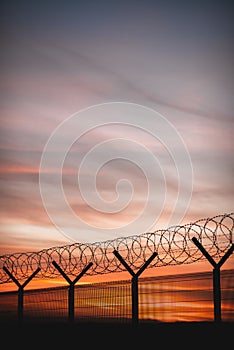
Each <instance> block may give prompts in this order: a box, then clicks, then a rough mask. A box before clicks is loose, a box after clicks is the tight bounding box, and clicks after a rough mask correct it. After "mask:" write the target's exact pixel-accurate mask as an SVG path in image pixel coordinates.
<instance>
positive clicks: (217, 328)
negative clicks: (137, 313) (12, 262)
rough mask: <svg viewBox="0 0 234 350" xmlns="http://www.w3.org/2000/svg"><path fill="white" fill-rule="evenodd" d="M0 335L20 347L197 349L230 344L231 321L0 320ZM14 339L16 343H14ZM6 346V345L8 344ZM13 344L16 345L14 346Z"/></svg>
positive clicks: (233, 337)
mask: <svg viewBox="0 0 234 350" xmlns="http://www.w3.org/2000/svg"><path fill="white" fill-rule="evenodd" d="M0 330H1V334H2V336H1V339H2V341H3V340H4V338H6V340H8V341H7V344H8V345H10V344H11V343H12V342H13V343H14V344H15V345H16V346H18V347H20V348H21V347H22V349H23V348H29V349H33V348H35V347H40V348H41V349H47V348H48V349H52V350H53V349H58V348H63V349H64V347H66V348H67V347H69V348H70V349H72V348H77V349H78V348H80V347H81V348H82V349H83V348H84V349H93V348H94V349H99V348H101V349H103V348H108V349H109V348H117V347H118V348H121V350H122V349H128V348H129V347H130V348H131V349H132V348H135V349H137V348H139V349H143V350H145V347H146V346H147V348H148V347H151V348H153V349H156V348H159V347H163V348H164V349H165V348H167V346H168V347H170V348H171V347H180V348H186V349H188V348H191V347H195V346H197V347H198V346H199V349H207V348H209V349H210V348H214V349H216V348H217V349H220V348H221V349H224V348H226V347H228V348H230V347H231V348H233V345H234V323H233V322H230V323H229V322H222V323H220V324H217V323H214V322H175V323H161V322H147V321H146V322H142V323H138V324H137V325H133V324H131V323H126V324H125V323H114V322H113V323H108V322H103V323H101V322H95V323H88V322H87V323H74V324H69V323H35V322H29V321H27V322H25V323H24V324H18V323H9V322H5V323H4V322H1V323H0ZM16 342H17V343H16ZM8 348H9V347H8ZM14 348H15V346H14Z"/></svg>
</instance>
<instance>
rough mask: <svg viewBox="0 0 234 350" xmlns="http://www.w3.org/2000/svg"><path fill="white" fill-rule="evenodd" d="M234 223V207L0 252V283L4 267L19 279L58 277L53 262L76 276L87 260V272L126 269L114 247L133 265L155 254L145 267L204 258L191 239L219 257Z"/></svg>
mask: <svg viewBox="0 0 234 350" xmlns="http://www.w3.org/2000/svg"><path fill="white" fill-rule="evenodd" d="M233 228H234V213H229V214H220V215H216V216H213V217H209V218H203V219H200V220H197V221H195V222H192V223H189V224H185V225H178V226H172V227H169V228H167V229H162V230H156V231H154V232H149V233H143V234H140V235H133V236H128V237H120V238H116V239H113V240H107V241H103V242H95V243H73V244H69V245H65V246H58V247H51V248H49V249H43V250H40V251H37V252H25V253H13V254H6V255H2V256H0V284H3V283H8V282H12V278H11V277H10V275H9V274H7V273H6V271H5V270H4V268H5V269H7V270H8V271H9V273H10V274H12V275H13V276H15V277H16V278H17V280H18V281H21V280H24V279H29V278H30V276H31V275H32V274H33V273H34V275H35V271H37V274H36V276H35V277H36V278H56V277H58V276H59V275H60V272H61V271H59V270H58V269H57V268H56V266H60V268H61V269H62V270H63V272H64V274H66V275H67V276H77V275H78V274H80V273H81V272H82V271H84V269H85V268H86V267H87V266H89V269H87V270H86V275H90V276H91V275H97V274H106V273H111V272H120V271H125V267H124V266H123V264H122V263H121V261H120V260H119V259H118V256H117V255H116V254H114V252H118V253H119V255H121V257H122V259H123V260H124V261H125V262H126V264H127V265H128V266H129V268H131V270H132V271H137V270H139V268H141V267H142V265H144V264H146V262H147V261H149V258H150V257H151V256H152V254H154V259H152V261H151V262H150V263H149V264H148V266H147V268H153V267H160V266H168V265H178V264H180V265H181V264H190V263H194V262H196V261H200V260H202V259H203V260H204V259H206V258H207V257H206V256H205V255H204V252H202V251H201V249H199V246H198V244H194V243H195V241H196V242H198V243H199V244H200V246H202V247H203V248H204V249H205V251H206V253H207V254H208V255H209V256H210V258H212V260H213V261H214V262H215V261H220V259H222V257H224V256H225V254H226V253H227V251H228V250H230V248H231V247H233V241H234V240H233V238H234V234H233ZM53 262H55V263H53ZM3 267H4V268H3Z"/></svg>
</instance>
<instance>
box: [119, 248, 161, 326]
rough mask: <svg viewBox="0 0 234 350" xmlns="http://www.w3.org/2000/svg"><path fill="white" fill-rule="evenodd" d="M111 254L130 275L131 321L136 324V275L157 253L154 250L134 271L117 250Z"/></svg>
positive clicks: (138, 274) (137, 303) (137, 319)
mask: <svg viewBox="0 0 234 350" xmlns="http://www.w3.org/2000/svg"><path fill="white" fill-rule="evenodd" d="M113 254H114V255H115V256H116V257H117V258H118V259H119V261H120V262H121V263H122V264H123V266H124V267H125V268H126V270H127V271H128V272H129V273H130V275H131V276H132V285H131V286H132V323H133V325H137V324H138V321H139V315H138V314H139V313H138V309H139V302H138V277H139V276H140V274H141V273H142V272H143V271H144V270H145V269H146V267H147V266H148V265H149V264H150V263H151V261H152V260H153V259H154V258H155V257H156V256H157V253H156V252H154V253H153V254H152V255H151V256H150V258H149V259H148V260H147V261H146V262H145V263H144V264H143V265H142V267H141V268H140V269H139V270H138V271H137V273H135V272H134V271H133V270H132V269H131V267H130V266H129V265H128V264H127V263H126V261H125V260H124V259H123V258H122V256H121V255H120V254H119V252H118V251H117V250H114V251H113Z"/></svg>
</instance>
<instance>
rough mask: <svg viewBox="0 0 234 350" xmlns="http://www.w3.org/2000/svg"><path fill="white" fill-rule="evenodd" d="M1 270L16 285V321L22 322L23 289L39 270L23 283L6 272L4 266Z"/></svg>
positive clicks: (6, 269)
mask: <svg viewBox="0 0 234 350" xmlns="http://www.w3.org/2000/svg"><path fill="white" fill-rule="evenodd" d="M3 270H4V271H5V272H6V273H7V274H8V276H9V277H10V278H11V279H12V281H13V282H14V283H15V284H16V285H17V287H18V288H19V289H18V321H19V322H20V323H21V322H22V321H23V311H24V287H25V286H26V285H27V284H28V283H29V282H30V281H31V280H32V279H33V277H34V276H36V274H37V273H38V272H39V271H40V270H41V269H40V267H38V268H37V269H36V270H35V271H34V272H33V273H32V275H31V276H29V278H28V279H27V280H26V281H25V282H24V283H23V284H20V282H19V281H18V280H17V279H16V278H15V276H14V275H12V273H11V272H10V271H9V270H8V268H7V267H6V266H3Z"/></svg>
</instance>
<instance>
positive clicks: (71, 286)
mask: <svg viewBox="0 0 234 350" xmlns="http://www.w3.org/2000/svg"><path fill="white" fill-rule="evenodd" d="M52 264H53V265H54V267H55V268H56V269H57V270H58V271H59V272H60V273H61V275H62V276H63V277H64V278H65V280H66V281H67V282H68V284H69V289H68V319H69V321H70V322H73V321H74V288H75V284H76V282H77V281H78V280H79V279H80V278H81V277H82V276H83V275H84V274H85V273H86V271H87V270H88V269H89V268H90V267H91V266H92V265H93V263H92V262H90V263H89V264H88V265H87V266H86V267H85V268H84V269H83V270H82V271H81V273H80V274H79V275H78V276H76V278H75V279H74V280H73V281H72V280H71V279H70V278H69V277H68V276H67V275H66V274H65V272H64V271H63V270H62V269H61V267H60V266H59V265H58V264H57V263H56V261H54V260H53V261H52Z"/></svg>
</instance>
